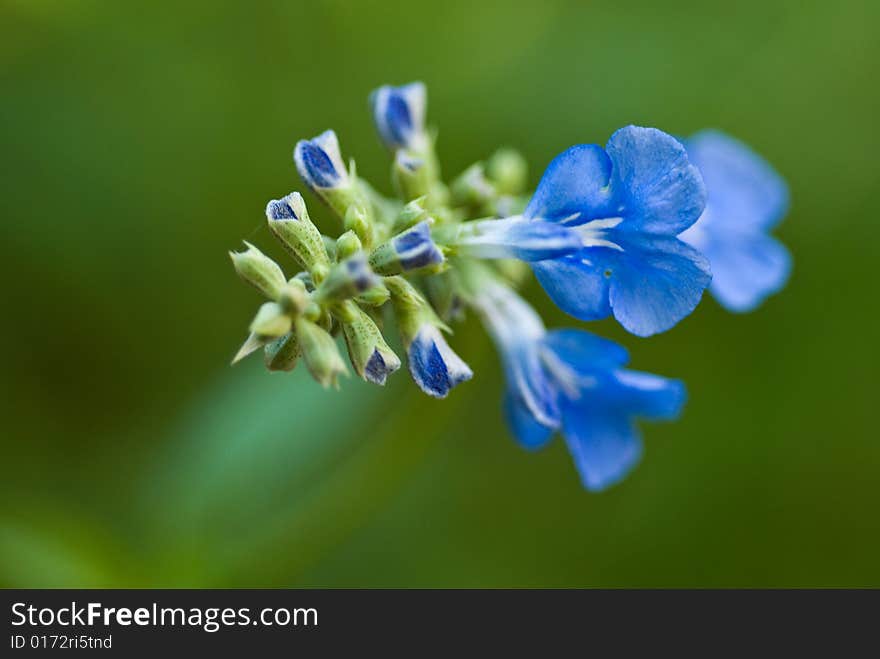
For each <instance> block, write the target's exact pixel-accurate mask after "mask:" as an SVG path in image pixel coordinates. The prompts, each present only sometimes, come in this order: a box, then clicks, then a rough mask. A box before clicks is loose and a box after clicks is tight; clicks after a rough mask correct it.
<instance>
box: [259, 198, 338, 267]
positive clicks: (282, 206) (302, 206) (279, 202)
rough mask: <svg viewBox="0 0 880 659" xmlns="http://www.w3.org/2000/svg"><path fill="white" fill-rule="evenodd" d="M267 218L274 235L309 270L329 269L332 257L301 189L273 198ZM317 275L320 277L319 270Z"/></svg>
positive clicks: (267, 210)
mask: <svg viewBox="0 0 880 659" xmlns="http://www.w3.org/2000/svg"><path fill="white" fill-rule="evenodd" d="M266 219H267V221H268V223H269V229H270V230H271V231H272V233H273V234H275V237H276V238H278V240H280V241H281V244H282V245H284V247H285V249H286V250H287V251H288V252H289V253H290V254H291V256H293V258H295V259H296V260H297V261H298V262H299V263H300V264H302V266H303V267H304V268H306V270H308V271H309V272H312V273H316V272H317V273H326V271H327V269H328V268H329V266H330V258H329V257H328V256H327V250H326V248H325V247H324V239H323V238H322V236H321V232H320V231H318V229H317V227H316V226H315V225H314V224H312V220H311V218H309V212H308V210H307V209H306V202H305V201H304V200H303V198H302V195H301V194H300V193H299V192H291V193H290V194H289V195H287V196H286V197H283V198H281V199H273V200H272V201H270V202H269V203H268V204H267V205H266ZM318 276H319V278H320V274H319V275H318Z"/></svg>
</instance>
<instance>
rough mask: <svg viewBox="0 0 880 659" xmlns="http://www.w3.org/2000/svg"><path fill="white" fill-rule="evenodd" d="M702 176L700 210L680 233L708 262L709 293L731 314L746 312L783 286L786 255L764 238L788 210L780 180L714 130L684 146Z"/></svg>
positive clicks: (773, 241)
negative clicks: (703, 198)
mask: <svg viewBox="0 0 880 659" xmlns="http://www.w3.org/2000/svg"><path fill="white" fill-rule="evenodd" d="M685 146H686V147H687V150H688V155H689V157H690V159H691V162H693V163H694V164H695V165H696V166H697V167H698V168H699V169H700V172H701V173H702V175H703V180H704V181H705V182H706V191H707V194H708V198H707V202H706V210H705V211H703V214H702V215H701V216H700V219H699V220H698V221H697V223H696V224H694V225H693V226H692V227H690V228H689V229H688V230H687V231H685V232H684V233H683V234H682V235H681V239H682V240H684V241H685V242H687V243H689V244H690V245H693V246H694V247H695V248H697V249H698V250H700V251H701V252H702V253H703V254H705V255H706V257H707V258H708V259H709V262H710V263H711V264H712V284H711V285H710V287H709V290H710V291H711V293H712V295H713V296H714V297H715V298H716V299H717V300H718V301H719V302H720V303H721V304H722V305H723V306H724V307H726V308H727V309H729V310H731V311H740V312H742V311H751V310H752V309H754V308H755V307H757V306H758V305H759V304H761V302H762V301H763V300H764V299H765V298H766V297H767V296H769V295H772V294H773V293H775V292H777V291H779V290H780V289H781V288H782V287H783V286H785V283H786V281H787V280H788V275H789V273H790V271H791V257H790V256H789V254H788V250H786V249H785V247H784V246H783V245H782V243H780V242H779V241H778V240H776V239H775V238H773V237H772V236H770V235H769V232H770V230H771V229H773V228H774V227H775V226H776V225H777V224H779V222H780V221H781V220H782V218H783V217H784V216H785V213H786V211H787V210H788V188H787V187H786V185H785V181H784V180H783V179H782V177H780V176H779V174H777V173H776V172H775V171H774V170H773V168H772V167H771V166H770V165H769V164H768V163H767V162H766V161H764V160H763V159H762V158H761V157H760V156H759V155H757V154H756V153H755V152H753V151H752V150H751V149H749V147H747V146H746V145H745V144H743V143H742V142H740V141H738V140H736V139H734V138H732V137H730V136H728V135H725V134H724V133H721V132H719V131H714V130H709V131H703V132H701V133H697V134H696V135H694V136H693V137H691V138H690V139H688V140H687V141H686V142H685Z"/></svg>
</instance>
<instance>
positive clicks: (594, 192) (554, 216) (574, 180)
mask: <svg viewBox="0 0 880 659" xmlns="http://www.w3.org/2000/svg"><path fill="white" fill-rule="evenodd" d="M610 176H611V161H610V160H609V158H608V154H606V153H605V151H604V150H603V149H602V147H600V146H598V145H596V144H579V145H576V146H573V147H571V148H569V149H567V150H565V151H563V152H562V153H561V154H559V155H558V156H556V157H555V158H554V159H553V161H552V162H551V163H550V164H549V165H548V166H547V169H546V170H544V176H543V177H541V182H540V183H539V184H538V188H537V190H535V194H534V195H533V196H532V199H531V201H530V202H529V205H528V206H527V207H526V211H525V216H526V217H529V218H534V217H540V218H543V219H545V220H555V221H562V220H566V219H568V218H571V217H572V216H573V215H577V217H575V218H572V219H571V220H569V221H570V222H587V221H589V220H592V219H594V218H599V217H609V216H611V215H615V214H616V213H615V211H614V209H613V208H612V205H611V204H612V199H611V196H610V194H609V192H608V189H607V186H608V181H609V177H610ZM695 219H696V218H695Z"/></svg>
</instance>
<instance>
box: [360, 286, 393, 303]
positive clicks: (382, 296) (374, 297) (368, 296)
mask: <svg viewBox="0 0 880 659" xmlns="http://www.w3.org/2000/svg"><path fill="white" fill-rule="evenodd" d="M390 297H391V293H389V292H388V289H387V288H385V284H383V283H382V282H381V281H380V282H379V283H378V284H375V285H373V286H371V287H370V288H368V289H367V290H365V291H364V292H363V293H361V294H360V295H358V296H357V297H356V298H355V302H357V303H358V304H365V305H367V306H369V307H381V306H382V305H383V304H385V303H386V302H388V298H390Z"/></svg>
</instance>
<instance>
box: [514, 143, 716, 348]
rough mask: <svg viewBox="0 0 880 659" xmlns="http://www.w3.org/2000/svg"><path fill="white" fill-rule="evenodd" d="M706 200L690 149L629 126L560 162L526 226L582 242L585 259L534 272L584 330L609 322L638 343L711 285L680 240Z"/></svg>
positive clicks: (704, 266)
mask: <svg viewBox="0 0 880 659" xmlns="http://www.w3.org/2000/svg"><path fill="white" fill-rule="evenodd" d="M705 199H706V191H705V188H704V185H703V180H702V178H701V176H700V173H699V171H698V170H697V168H696V167H694V166H693V165H692V164H691V163H690V162H689V160H688V157H687V153H686V152H685V149H684V147H683V146H682V145H681V144H680V143H679V142H677V141H676V140H675V139H674V138H672V137H671V136H670V135H667V134H666V133H663V132H662V131H659V130H657V129H656V128H641V127H637V126H627V127H626V128H621V129H620V130H618V131H617V132H616V133H614V135H612V136H611V139H610V140H609V141H608V144H607V145H606V148H605V149H603V148H602V147H600V146H598V145H595V144H582V145H578V146H573V147H571V148H570V149H568V150H566V151H564V152H563V153H561V154H560V155H559V156H557V157H556V158H555V159H554V160H553V161H552V162H551V163H550V165H549V166H548V167H547V169H546V171H545V172H544V176H543V178H542V179H541V182H540V184H539V185H538V188H537V190H536V191H535V194H534V196H533V197H532V199H531V201H530V202H529V205H528V207H527V208H526V211H525V214H524V215H525V217H526V218H528V219H532V220H541V221H544V222H553V223H556V224H559V225H562V226H565V227H567V228H569V229H570V230H572V231H574V232H575V233H577V235H578V236H579V238H580V241H581V248H580V250H579V251H577V252H575V253H573V254H568V255H566V256H563V257H561V258H557V259H553V260H546V261H541V262H538V263H534V264H533V269H534V271H535V274H536V275H537V277H538V280H539V281H540V282H541V285H542V286H543V287H544V289H545V290H546V291H547V293H548V294H549V295H550V297H551V298H552V299H553V301H554V302H555V303H556V304H557V305H558V306H559V307H560V308H561V309H562V310H563V311H565V312H566V313H569V314H571V315H572V316H574V317H576V318H579V319H581V320H598V319H601V318H605V317H607V316H609V315H611V314H613V315H614V317H615V318H616V319H617V320H618V322H620V324H621V325H623V327H624V328H626V329H627V330H628V331H630V332H632V333H633V334H636V335H639V336H649V335H651V334H656V333H658V332H663V331H665V330H667V329H669V328H670V327H672V326H673V325H675V324H676V323H677V322H678V321H680V320H681V319H682V318H684V317H685V316H687V315H688V314H690V313H691V312H692V311H693V310H694V308H695V307H696V306H697V304H698V303H699V301H700V298H701V297H702V294H703V290H704V289H705V288H706V286H707V285H708V284H709V281H710V279H711V274H710V270H709V264H708V261H707V260H706V259H705V258H704V257H703V256H702V254H700V253H699V252H698V251H697V250H696V249H694V248H693V247H691V246H690V245H687V244H686V243H684V242H682V241H681V240H679V239H678V238H677V236H678V234H680V233H681V232H682V231H684V230H685V229H687V228H688V227H690V226H691V225H692V224H693V223H694V222H696V221H697V218H699V216H700V214H701V213H702V212H703V208H704V205H705Z"/></svg>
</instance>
